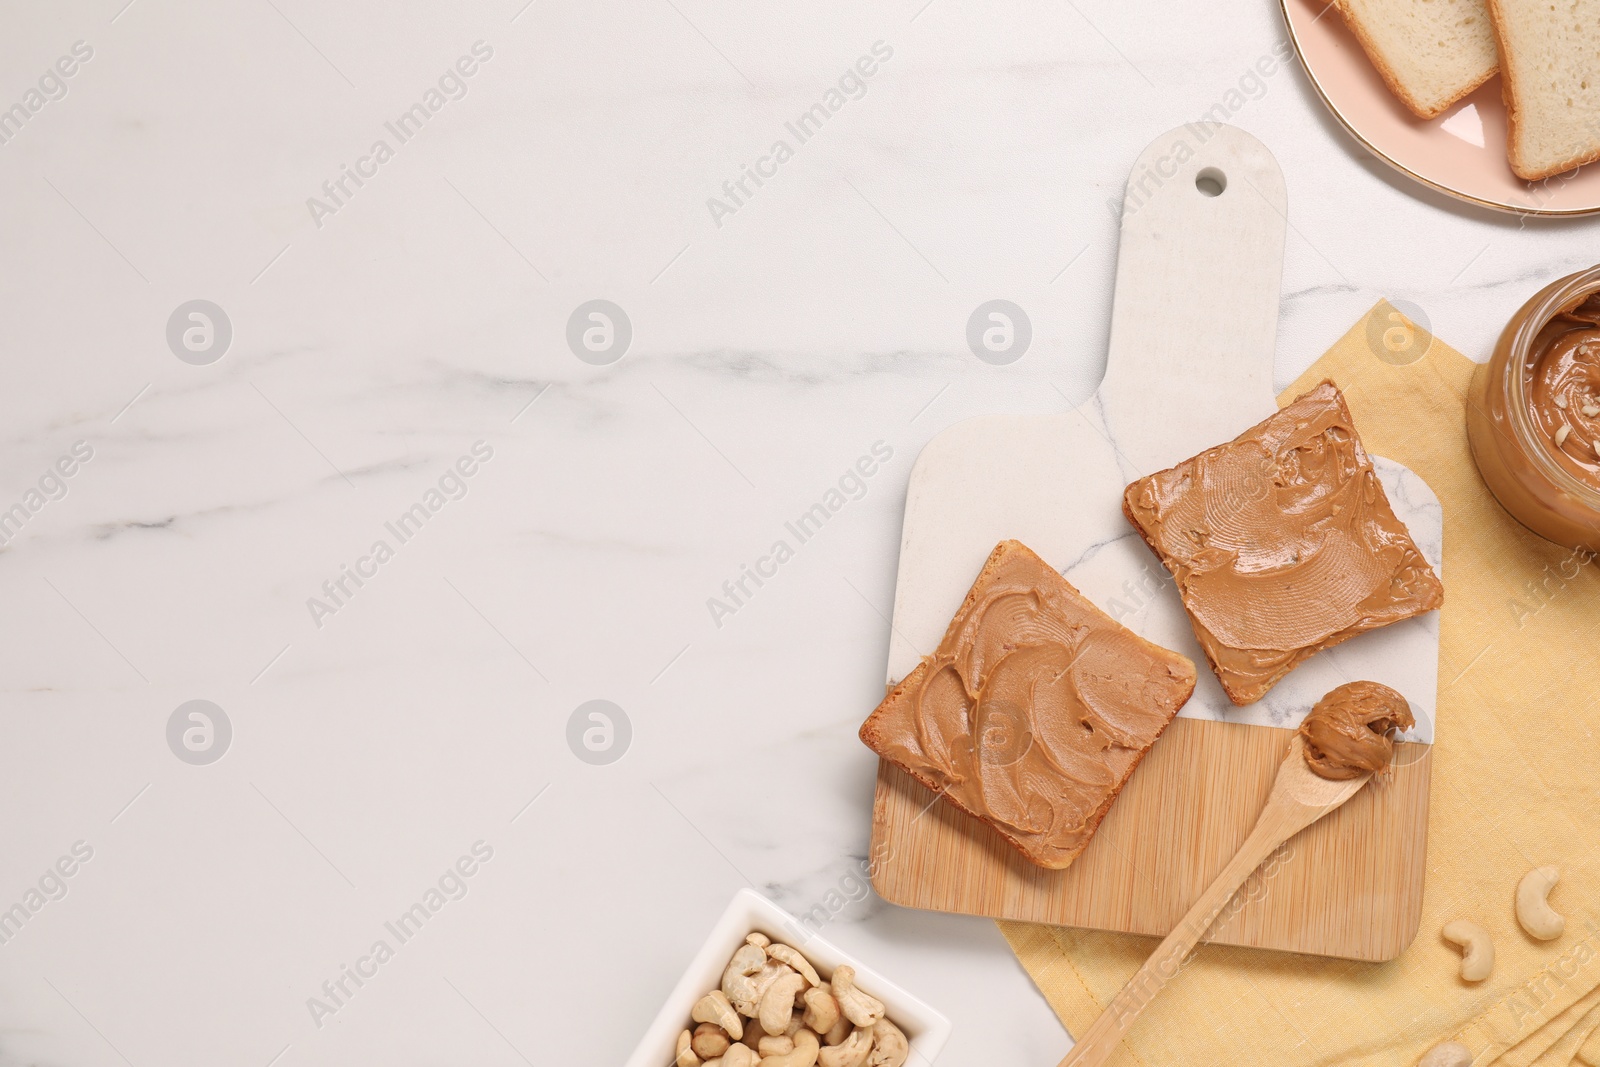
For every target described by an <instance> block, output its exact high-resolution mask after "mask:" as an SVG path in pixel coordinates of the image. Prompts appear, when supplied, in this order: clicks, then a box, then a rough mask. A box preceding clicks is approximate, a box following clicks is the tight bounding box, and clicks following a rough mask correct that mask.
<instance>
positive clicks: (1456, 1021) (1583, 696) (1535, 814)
mask: <svg viewBox="0 0 1600 1067" xmlns="http://www.w3.org/2000/svg"><path fill="white" fill-rule="evenodd" d="M1393 313H1394V309H1393V308H1392V307H1391V306H1390V305H1389V304H1388V303H1387V302H1379V304H1378V305H1376V306H1375V307H1374V308H1373V309H1372V311H1370V312H1368V315H1367V317H1366V318H1365V319H1363V320H1362V321H1361V322H1358V323H1356V325H1355V326H1354V327H1353V328H1352V329H1351V330H1350V332H1349V333H1347V334H1346V335H1345V336H1344V337H1343V338H1341V339H1340V340H1339V342H1338V343H1337V344H1335V345H1334V347H1333V348H1332V349H1331V350H1329V351H1328V352H1327V353H1326V354H1325V355H1323V356H1322V358H1321V359H1319V360H1318V361H1317V362H1316V363H1315V364H1314V365H1313V366H1312V367H1311V369H1310V370H1308V371H1307V372H1306V373H1305V374H1304V375H1303V376H1301V378H1300V380H1299V381H1297V382H1295V383H1294V385H1293V386H1291V387H1290V388H1289V389H1288V390H1287V391H1286V392H1285V393H1284V394H1283V396H1282V397H1281V398H1280V403H1287V402H1288V401H1289V400H1291V399H1293V398H1294V397H1295V396H1297V395H1299V394H1300V393H1302V392H1305V391H1306V390H1307V389H1310V388H1311V387H1312V386H1313V385H1315V384H1316V383H1317V382H1318V381H1320V380H1321V379H1323V378H1332V379H1333V380H1334V381H1335V382H1336V383H1337V384H1338V385H1339V387H1340V388H1341V389H1342V390H1343V391H1344V394H1345V396H1346V398H1347V399H1348V400H1349V402H1350V407H1351V410H1352V413H1353V414H1354V417H1355V423H1356V426H1357V427H1358V428H1359V429H1360V431H1361V435H1362V438H1363V440H1364V441H1365V443H1366V446H1367V448H1368V450H1369V451H1370V452H1372V453H1373V454H1375V455H1380V456H1386V457H1388V458H1390V459H1393V460H1397V461H1398V462H1401V463H1404V464H1405V465H1406V466H1408V467H1410V468H1411V469H1412V470H1413V471H1415V472H1416V473H1417V474H1419V475H1421V476H1422V477H1423V478H1424V479H1426V480H1427V482H1428V484H1429V485H1430V486H1432V487H1433V490H1434V492H1435V493H1437V494H1438V496H1439V499H1440V500H1441V501H1442V502H1443V506H1444V521H1445V565H1444V583H1445V605H1444V610H1443V615H1442V619H1441V627H1440V629H1441V638H1440V642H1441V647H1440V667H1439V670H1440V677H1439V706H1438V718H1437V723H1436V735H1435V748H1434V756H1433V781H1432V805H1431V813H1430V822H1429V834H1428V874H1427V885H1426V890H1425V893H1424V897H1423V911H1422V925H1421V927H1420V929H1419V931H1418V934H1417V938H1416V940H1415V941H1414V942H1412V944H1411V946H1410V947H1409V948H1407V949H1406V951H1405V952H1403V953H1402V954H1401V955H1400V957H1399V958H1397V959H1395V960H1392V961H1390V962H1388V963H1381V964H1371V963H1356V962H1352V961H1348V960H1330V959H1324V958H1320V957H1312V956H1299V955H1292V954H1288V953H1277V952H1268V951H1263V950H1258V949H1242V948H1231V947H1227V946H1217V945H1205V946H1202V947H1201V948H1200V949H1199V950H1198V952H1197V955H1196V958H1195V959H1194V960H1193V961H1192V962H1191V963H1190V965H1189V966H1188V967H1186V968H1185V969H1184V970H1183V972H1182V973H1181V974H1179V975H1178V976H1177V978H1176V979H1174V981H1173V982H1172V983H1171V984H1170V985H1169V986H1168V987H1167V988H1166V990H1165V992H1163V993H1162V995H1161V996H1160V997H1158V998H1157V999H1156V1000H1155V1002H1154V1003H1153V1004H1152V1005H1151V1006H1150V1007H1149V1008H1148V1009H1147V1010H1146V1011H1145V1012H1144V1014H1143V1015H1142V1016H1141V1017H1140V1019H1139V1021H1138V1023H1137V1025H1136V1026H1135V1027H1134V1029H1133V1032H1132V1033H1131V1034H1130V1035H1129V1037H1128V1038H1127V1039H1126V1040H1125V1042H1124V1043H1123V1045H1122V1047H1121V1048H1120V1049H1119V1050H1118V1052H1117V1054H1116V1055H1115V1056H1114V1057H1113V1058H1112V1060H1111V1061H1110V1062H1111V1063H1113V1064H1118V1065H1123V1067H1128V1065H1141V1067H1143V1065H1149V1067H1157V1065H1159V1067H1169V1065H1182V1064H1204V1065H1208V1067H1209V1065H1212V1064H1222V1063H1238V1062H1249V1063H1272V1064H1276V1065H1280V1067H1310V1065H1327V1067H1380V1065H1381V1067H1391V1065H1393V1067H1401V1065H1410V1064H1414V1063H1416V1061H1417V1059H1418V1058H1419V1057H1420V1056H1421V1055H1422V1054H1423V1053H1424V1052H1426V1051H1427V1050H1428V1049H1429V1048H1431V1047H1432V1046H1433V1045H1434V1044H1436V1043H1438V1042H1440V1041H1443V1040H1446V1039H1450V1038H1455V1039H1456V1040H1459V1041H1462V1042H1463V1043H1465V1044H1466V1045H1467V1046H1468V1047H1469V1048H1471V1049H1472V1051H1473V1052H1474V1053H1475V1060H1474V1065H1475V1067H1486V1065H1487V1064H1490V1063H1494V1062H1497V1061H1501V1062H1504V1063H1505V1064H1507V1065H1510V1064H1512V1063H1516V1064H1517V1065H1518V1067H1522V1065H1524V1064H1533V1063H1537V1064H1538V1065H1539V1067H1545V1065H1546V1064H1553V1063H1556V1062H1560V1063H1561V1065H1562V1067H1566V1064H1568V1063H1570V1062H1572V1056H1573V1055H1574V1052H1575V1051H1577V1052H1579V1053H1580V1054H1581V1055H1582V1056H1584V1057H1589V1056H1590V1054H1591V1052H1593V1053H1597V1055H1594V1056H1593V1057H1592V1058H1586V1059H1581V1060H1580V1062H1583V1063H1588V1064H1591V1065H1593V1067H1600V1034H1597V1033H1596V1031H1595V1027H1594V1023H1595V1022H1597V1021H1600V1016H1596V1017H1595V1018H1591V1016H1592V1015H1594V1011H1593V1010H1591V1009H1593V1008H1594V1006H1595V1005H1596V1004H1597V1003H1600V996H1596V995H1592V994H1594V993H1595V990H1596V989H1597V987H1600V853H1597V852H1596V846H1597V845H1600V832H1597V827H1600V788H1597V786H1600V729H1597V721H1596V720H1597V718H1600V716H1597V714H1596V706H1597V702H1600V561H1595V560H1592V559H1591V558H1589V557H1588V556H1587V555H1584V554H1575V553H1573V552H1571V551H1568V550H1566V549H1563V548H1560V547H1558V546H1556V545H1553V544H1550V543H1549V542H1547V541H1544V540H1543V539H1541V538H1539V537H1537V536H1536V535H1534V534H1532V533H1530V532H1529V531H1528V530H1526V529H1525V528H1524V527H1522V526H1521V525H1520V524H1518V523H1517V522H1516V521H1515V520H1514V519H1512V518H1511V517H1510V516H1509V515H1508V514H1506V512H1505V511H1503V510H1502V509H1501V508H1500V506H1499V505H1498V504H1497V503H1496V501H1495V500H1494V498H1493V497H1492V496H1491V495H1490V494H1489V492H1488V490H1487V489H1486V488H1485V487H1484V485H1483V482H1482V481H1481V480H1480V479H1479V477H1478V473H1477V468H1476V467H1475V466H1474V465H1473V461H1472V456H1471V454H1470V452H1469V451H1468V446H1467V438H1466V430H1465V421H1464V420H1465V411H1466V403H1467V400H1466V392H1467V387H1468V383H1469V381H1470V379H1471V377H1472V371H1473V366H1474V365H1473V363H1472V362H1471V361H1470V360H1468V359H1467V358H1466V357H1465V356H1462V355H1461V354H1460V353H1459V352H1456V351H1454V350H1453V349H1450V348H1448V347H1446V346H1445V345H1444V344H1443V343H1441V342H1439V341H1438V340H1436V339H1430V338H1428V337H1427V335H1426V334H1422V335H1421V339H1422V341H1423V342H1425V343H1426V342H1431V343H1428V348H1427V353H1426V355H1425V356H1423V358H1421V359H1420V360H1418V361H1416V362H1413V363H1411V364H1408V365H1395V364H1394V363H1391V362H1386V361H1385V360H1383V359H1380V358H1379V357H1378V355H1377V353H1376V351H1375V349H1381V347H1382V346H1381V345H1377V346H1374V345H1372V344H1369V342H1368V336H1369V326H1373V325H1375V324H1379V323H1381V324H1390V323H1392V322H1393V321H1394V320H1393V319H1392V318H1391V317H1390V316H1391V315H1392V314H1393ZM1381 334H1382V329H1381V328H1380V329H1378V330H1377V335H1378V336H1381ZM1158 743H1159V742H1158ZM1544 864H1555V865H1556V866H1558V867H1560V869H1561V881H1560V884H1559V885H1557V886H1556V888H1555V890H1554V891H1553V892H1552V894H1551V898H1550V899H1551V904H1552V906H1554V907H1555V908H1556V910H1558V911H1560V912H1562V913H1563V914H1565V915H1566V917H1567V927H1566V931H1565V933H1563V934H1562V936H1561V937H1559V938H1557V939H1556V940H1554V941H1549V942H1540V941H1535V940H1533V939H1532V938H1530V937H1528V936H1527V934H1525V933H1524V932H1523V931H1522V929H1521V928H1520V927H1519V926H1518V925H1517V921H1516V915H1515V911H1514V907H1513V899H1512V897H1513V893H1514V891H1515V889H1516V885H1517V882H1518V881H1519V880H1520V879H1521V877H1522V875H1523V874H1525V873H1526V872H1527V871H1528V870H1529V869H1530V868H1533V867H1536V866H1542V865H1544ZM1455 918H1470V919H1472V920H1474V921H1475V922H1478V923H1481V924H1482V925H1483V926H1485V927H1487V928H1488V929H1489V930H1490V931H1491V933H1492V934H1493V936H1494V942H1495V950H1496V957H1497V960H1496V964H1495V969H1494V973H1493V974H1492V975H1491V976H1490V977H1489V978H1488V979H1487V980H1486V981H1484V982H1481V983H1478V984H1475V985H1472V984H1467V983H1465V982H1463V981H1462V980H1461V978H1460V976H1459V974H1460V962H1461V958H1460V955H1459V952H1458V951H1457V950H1456V949H1455V948H1454V947H1453V946H1452V945H1450V944H1448V943H1447V942H1445V941H1443V940H1442V939H1441V938H1440V936H1439V929H1440V927H1442V926H1443V925H1444V924H1445V923H1446V922H1448V921H1450V920H1451V919H1455ZM999 925H1000V928H1001V930H1002V932H1003V933H1004V934H1005V936H1006V938H1007V939H1008V940H1009V941H1010V943H1011V946H1012V949H1013V950H1014V951H1015V952H1016V954H1017V956H1018V958H1019V959H1020V960H1021V962H1022V964H1023V966H1024V967H1025V968H1026V969H1027V970H1028V973H1029V974H1030V975H1031V976H1032V977H1033V980H1034V981H1035V983H1037V984H1038V986H1039V988H1040V989H1041V990H1042V991H1043V992H1044V994H1045V997H1046V998H1047V999H1048V1000H1049V1002H1050V1004H1051V1006H1052V1007H1053V1008H1054V1009H1055V1011H1056V1014H1057V1015H1059V1016H1060V1017H1061V1019H1062V1021H1063V1022H1064V1023H1065V1024H1066V1026H1067V1028H1068V1029H1069V1030H1072V1031H1074V1032H1079V1033H1081V1032H1082V1031H1083V1029H1084V1028H1086V1027H1087V1026H1088V1025H1089V1024H1090V1022H1092V1021H1093V1020H1094V1018H1095V1017H1096V1016H1097V1015H1098V1014H1099V1013H1100V1010H1101V1008H1102V1007H1103V1006H1104V1005H1106V1004H1107V1003H1109V1002H1110V1000H1111V998H1112V997H1113V996H1114V995H1115V994H1116V992H1117V990H1118V989H1120V988H1121V987H1122V985H1123V983H1125V982H1126V981H1127V980H1128V978H1130V977H1131V976H1132V975H1133V972H1134V971H1135V970H1136V969H1137V968H1138V966H1139V965H1140V964H1141V963H1142V962H1143V961H1144V959H1145V958H1146V957H1147V956H1148V955H1149V953H1150V951H1151V950H1152V949H1153V948H1154V947H1155V944H1156V943H1155V941H1154V940H1152V939H1149V938H1136V937H1131V936H1127V935H1121V934H1108V933H1099V932H1093V931H1084V930H1072V929H1068V928H1064V927H1049V926H1040V925H1035V924H1029V923H1014V922H1002V923H1000V924H999ZM1586 1026H1587V1027H1588V1029H1587V1030H1585V1029H1584V1028H1585V1027H1586ZM1586 1041H1587V1042H1588V1044H1587V1045H1585V1044H1584V1042H1586ZM1525 1042H1526V1043H1527V1044H1526V1045H1525V1046H1524V1047H1522V1048H1519V1047H1518V1046H1519V1045H1524V1043H1525ZM1580 1046H1581V1048H1580ZM1562 1055H1565V1057H1566V1059H1559V1057H1560V1056H1562ZM1541 1056H1542V1057H1544V1058H1538V1057H1541ZM1551 1057H1557V1058H1554V1059H1553V1058H1551Z"/></svg>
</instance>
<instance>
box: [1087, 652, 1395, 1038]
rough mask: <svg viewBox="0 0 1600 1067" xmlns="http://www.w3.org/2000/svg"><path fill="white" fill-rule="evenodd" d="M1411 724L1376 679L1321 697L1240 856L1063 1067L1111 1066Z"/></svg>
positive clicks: (1293, 742) (1383, 761) (1296, 737)
mask: <svg viewBox="0 0 1600 1067" xmlns="http://www.w3.org/2000/svg"><path fill="white" fill-rule="evenodd" d="M1411 724H1412V718H1411V710H1410V706H1409V705H1408V704H1407V703H1406V700H1405V698H1404V697H1402V696H1401V695H1400V694H1399V693H1396V692H1395V691H1394V690H1393V689H1390V688H1389V687H1387V686H1383V685H1379V684H1377V683H1376V682H1352V683H1349V684H1348V685H1342V686H1340V687H1339V688H1337V689H1335V690H1333V691H1332V692H1330V693H1329V694H1328V695H1327V696H1325V697H1323V698H1322V699H1321V700H1319V701H1318V702H1317V705H1316V707H1315V708H1313V709H1312V711H1311V714H1310V715H1309V716H1307V718H1306V721H1305V723H1303V724H1302V725H1301V728H1300V731H1299V732H1298V733H1296V734H1295V735H1294V737H1293V738H1291V739H1290V741H1289V754H1288V755H1287V756H1286V757H1284V761H1283V764H1282V765H1281V766H1280V767H1279V768H1278V777H1277V778H1276V780H1274V781H1273V783H1272V792H1271V793H1270V794H1269V795H1268V796H1267V806H1266V807H1265V808H1263V809H1262V811H1261V815H1260V817H1259V818H1257V820H1256V825H1255V828H1254V829H1253V830H1251V831H1250V836H1249V837H1247V838H1245V841H1244V844H1243V845H1241V846H1239V851H1238V853H1237V854H1236V855H1235V856H1234V857H1233V859H1231V860H1229V861H1228V865H1227V866H1226V867H1224V868H1223V869H1222V873H1221V874H1219V875H1217V877H1216V878H1215V880H1213V881H1212V883H1211V884H1210V885H1209V886H1207V887H1206V890H1205V892H1203V893H1201V894H1200V899H1199V900H1197V901H1195V902H1194V905H1193V907H1191V908H1190V909H1189V911H1188V913H1187V914H1186V915H1184V917H1183V918H1181V919H1179V920H1178V924H1177V926H1175V927H1173V930H1172V932H1171V933H1170V934H1168V935H1167V937H1166V939H1165V940H1164V941H1162V942H1161V944H1160V945H1159V946H1158V947H1157V948H1156V950H1155V952H1153V953H1151V955H1150V958H1149V959H1148V960H1146V961H1145V963H1144V966H1142V967H1140V968H1139V970H1138V972H1137V973H1135V974H1134V976H1133V977H1132V978H1131V979H1129V981H1128V984H1127V985H1125V986H1123V987H1122V991H1121V992H1119V993H1118V994H1117V995H1116V998H1115V999H1113V1000H1112V1002H1111V1004H1110V1005H1109V1006H1108V1007H1107V1008H1106V1010H1105V1011H1104V1012H1102V1013H1101V1015H1100V1018H1098V1019H1096V1020H1095V1021H1094V1023H1093V1024H1092V1025H1091V1026H1090V1027H1089V1029H1087V1030H1085V1031H1084V1033H1083V1036H1082V1037H1080V1038H1079V1039H1078V1042H1077V1044H1075V1045H1073V1046H1072V1051H1071V1052H1068V1053H1067V1055H1066V1058H1065V1059H1063V1060H1062V1061H1061V1062H1060V1064H1058V1065H1057V1067H1097V1065H1099V1064H1103V1063H1105V1062H1106V1060H1107V1059H1109V1058H1110V1057H1111V1054H1112V1053H1113V1052H1114V1051H1116V1048H1117V1046H1118V1045H1119V1044H1120V1043H1121V1042H1122V1038H1123V1037H1124V1035H1126V1034H1127V1032H1128V1031H1129V1030H1130V1029H1132V1027H1133V1023H1134V1021H1135V1020H1136V1019H1138V1017H1139V1013H1140V1012H1142V1011H1144V1009H1145V1008H1146V1007H1148V1006H1149V1004H1150V1002H1151V1001H1152V1000H1154V999H1155V997H1156V994H1157V993H1160V992H1161V990H1162V989H1164V988H1165V987H1166V984H1167V983H1168V982H1169V981H1171V980H1172V978H1173V977H1174V976H1176V975H1177V973H1178V971H1179V970H1180V969H1181V968H1182V966H1183V961H1184V958H1185V957H1187V956H1188V955H1189V953H1190V952H1191V951H1192V950H1193V949H1194V947H1195V945H1196V944H1197V943H1198V942H1199V941H1200V939H1201V938H1202V937H1204V936H1205V934H1206V932H1207V931H1208V930H1210V929H1211V924H1212V923H1214V922H1216V919H1217V916H1218V915H1219V914H1221V912H1222V910H1223V908H1225V907H1227V905H1228V902H1229V901H1230V900H1232V899H1233V895H1234V894H1235V893H1237V892H1238V891H1239V887H1240V886H1241V885H1243V884H1244V881H1245V879H1246V878H1249V877H1250V875H1251V874H1252V873H1253V872H1254V871H1255V869H1256V868H1257V867H1259V866H1260V865H1261V863H1262V862H1263V861H1264V860H1265V859H1266V858H1267V857H1268V856H1270V855H1272V853H1273V852H1274V851H1276V850H1277V848H1278V846H1279V845H1281V844H1283V843H1284V842H1285V841H1287V840H1288V839H1289V838H1291V837H1293V836H1294V835H1295V834H1297V833H1299V832H1300V831H1301V830H1304V829H1305V828H1306V827H1307V826H1310V825H1311V824H1312V823H1314V822H1316V821H1317V820H1318V819H1320V818H1322V817H1323V816H1324V815H1326V814H1328V812H1330V811H1332V810H1333V809H1335V808H1337V807H1338V806H1339V805H1341V804H1343V803H1344V802H1345V801H1347V800H1349V799H1350V798H1351V797H1353V796H1355V795H1356V793H1357V792H1358V791H1359V790H1360V789H1361V787H1362V786H1363V785H1365V784H1366V783H1367V780H1368V779H1369V778H1371V777H1372V775H1373V772H1374V771H1375V770H1378V769H1380V768H1382V767H1383V766H1385V765H1386V764H1387V763H1388V758H1389V755H1390V753H1391V752H1392V751H1393V742H1392V741H1391V740H1390V738H1389V733H1390V732H1391V730H1393V729H1395V728H1402V729H1403V728H1407V727H1409V726H1410V725H1411ZM1380 756H1381V758H1380Z"/></svg>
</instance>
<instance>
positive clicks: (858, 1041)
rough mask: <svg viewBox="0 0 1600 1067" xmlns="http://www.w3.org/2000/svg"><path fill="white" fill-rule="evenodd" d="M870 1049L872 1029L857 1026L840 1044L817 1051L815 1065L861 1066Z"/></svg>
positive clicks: (837, 978)
mask: <svg viewBox="0 0 1600 1067" xmlns="http://www.w3.org/2000/svg"><path fill="white" fill-rule="evenodd" d="M840 970H843V968H840ZM833 980H834V981H835V982H838V980H839V972H838V971H835V972H834V978H833ZM871 1051H872V1031H871V1030H863V1029H861V1028H860V1027H857V1028H856V1029H854V1030H852V1031H851V1032H850V1036H849V1037H848V1038H846V1039H845V1040H844V1041H843V1042H841V1043H840V1044H837V1045H833V1046H831V1047H829V1048H825V1049H823V1050H822V1051H820V1052H818V1053H817V1067H862V1064H864V1063H866V1062H867V1054H868V1053H870V1052H871Z"/></svg>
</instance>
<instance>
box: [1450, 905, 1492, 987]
mask: <svg viewBox="0 0 1600 1067" xmlns="http://www.w3.org/2000/svg"><path fill="white" fill-rule="evenodd" d="M1439 933H1440V934H1441V935H1442V936H1443V937H1444V939H1445V940H1446V941H1450V942H1452V943H1454V944H1457V945H1460V946H1461V949H1462V952H1461V980H1462V981H1463V982H1481V981H1483V980H1484V979H1485V978H1487V977H1489V973H1490V972H1491V971H1493V970H1494V939H1493V938H1491V937H1490V936H1489V931H1487V930H1485V929H1484V928H1483V927H1481V926H1479V925H1478V924H1477V923H1475V922H1472V921H1470V920H1468V919H1457V920H1455V921H1454V922H1449V923H1445V926H1444V929H1443V930H1440V931H1439Z"/></svg>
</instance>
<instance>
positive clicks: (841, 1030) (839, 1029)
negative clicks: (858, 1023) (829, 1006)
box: [822, 1014, 851, 1046]
mask: <svg viewBox="0 0 1600 1067" xmlns="http://www.w3.org/2000/svg"><path fill="white" fill-rule="evenodd" d="M850 1030H851V1026H850V1020H849V1019H846V1018H845V1017H844V1015H843V1014H841V1015H840V1016H839V1021H838V1022H836V1023H834V1024H833V1026H832V1028H830V1029H829V1030H828V1032H827V1033H825V1034H823V1035H822V1043H823V1044H824V1045H828V1046H833V1045H837V1044H839V1043H840V1042H842V1041H843V1040H844V1039H845V1038H847V1037H849V1036H850Z"/></svg>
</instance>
